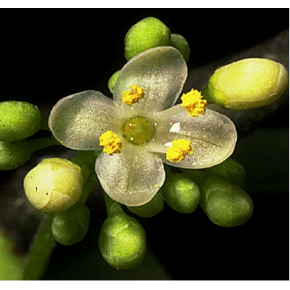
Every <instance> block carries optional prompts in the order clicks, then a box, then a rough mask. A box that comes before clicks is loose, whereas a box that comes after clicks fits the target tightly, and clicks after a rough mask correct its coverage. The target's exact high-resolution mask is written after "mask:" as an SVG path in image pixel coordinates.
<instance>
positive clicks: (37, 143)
mask: <svg viewBox="0 0 290 290" xmlns="http://www.w3.org/2000/svg"><path fill="white" fill-rule="evenodd" d="M25 142H26V143H27V145H28V146H29V148H30V150H31V152H34V151H37V150H40V149H43V148H47V147H50V146H54V145H59V146H62V145H61V144H60V143H59V142H58V141H57V140H56V139H55V138H54V137H53V136H51V137H48V138H42V139H31V140H25Z"/></svg>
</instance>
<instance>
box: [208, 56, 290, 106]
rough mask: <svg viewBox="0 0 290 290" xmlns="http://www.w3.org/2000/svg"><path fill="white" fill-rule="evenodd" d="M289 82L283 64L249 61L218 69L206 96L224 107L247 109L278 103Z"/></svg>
mask: <svg viewBox="0 0 290 290" xmlns="http://www.w3.org/2000/svg"><path fill="white" fill-rule="evenodd" d="M288 83H289V76H288V73H287V71H286V69H285V67H284V66H283V65H282V64H280V63H277V62H275V61H272V60H269V59H262V58H248V59H243V60H240V61H237V62H233V63H231V64H229V65H225V66H223V67H221V68H219V69H217V70H216V71H215V73H214V74H213V75H212V76H211V78H210V80H209V83H208V87H207V88H206V89H204V90H203V94H204V96H205V97H206V98H207V99H208V101H210V102H213V103H215V104H217V105H220V106H222V107H225V108H228V109H231V110H236V111H238V110H246V109H253V108H257V107H262V106H267V105H270V104H271V103H273V102H275V101H277V100H278V99H279V98H280V97H281V96H282V94H283V93H284V92H285V90H286V88H287V86H288Z"/></svg>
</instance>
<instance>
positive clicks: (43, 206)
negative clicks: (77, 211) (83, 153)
mask: <svg viewBox="0 0 290 290" xmlns="http://www.w3.org/2000/svg"><path fill="white" fill-rule="evenodd" d="M82 188H83V175H82V172H81V168H80V167H79V166H78V165H77V164H75V163H73V162H71V161H69V160H67V159H61V158H50V159H44V160H42V161H41V162H40V163H39V164H38V165H37V166H36V167H34V168H33V169H32V170H30V171H29V172H28V173H27V175H26V176H25V178H24V190H25V193H26V196H27V198H28V200H29V201H30V203H31V204H32V205H33V206H34V207H35V208H37V209H39V210H40V211H42V212H45V213H58V212H62V211H65V210H66V209H68V208H70V207H71V206H72V205H74V204H75V203H76V202H77V201H78V199H79V198H80V196H81V194H82Z"/></svg>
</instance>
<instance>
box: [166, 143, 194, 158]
mask: <svg viewBox="0 0 290 290" xmlns="http://www.w3.org/2000/svg"><path fill="white" fill-rule="evenodd" d="M171 143H172V146H171V147H169V148H168V149H167V152H166V159H167V160H168V161H171V162H180V161H182V160H183V159H184V158H185V156H186V155H187V154H192V153H193V150H192V147H191V145H190V141H188V140H184V139H179V140H174V141H172V142H171Z"/></svg>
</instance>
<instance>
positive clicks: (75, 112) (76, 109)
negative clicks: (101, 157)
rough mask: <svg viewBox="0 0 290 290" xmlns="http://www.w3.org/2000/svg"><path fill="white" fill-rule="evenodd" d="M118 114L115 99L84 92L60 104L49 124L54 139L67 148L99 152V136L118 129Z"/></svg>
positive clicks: (55, 108)
mask: <svg viewBox="0 0 290 290" xmlns="http://www.w3.org/2000/svg"><path fill="white" fill-rule="evenodd" d="M116 112H117V110H116V107H115V105H114V102H113V100H112V99H109V98H107V97H105V96H104V95H103V94H102V93H100V92H97V91H84V92H81V93H77V94H74V95H71V96H68V97H65V98H63V99H61V100H60V101H59V102H57V104H56V105H55V106H54V107H53V108H52V110H51V113H50V116H49V121H48V124H49V128H50V129H51V131H52V133H53V135H54V137H55V138H56V139H57V140H58V141H59V142H60V143H62V144H63V145H64V146H66V147H68V148H71V149H76V150H99V149H101V148H102V147H100V146H99V136H100V135H101V134H102V133H104V132H105V131H108V130H112V131H114V130H116V128H117V122H116V121H117V120H118V115H117V116H116ZM116 133H118V132H116Z"/></svg>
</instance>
